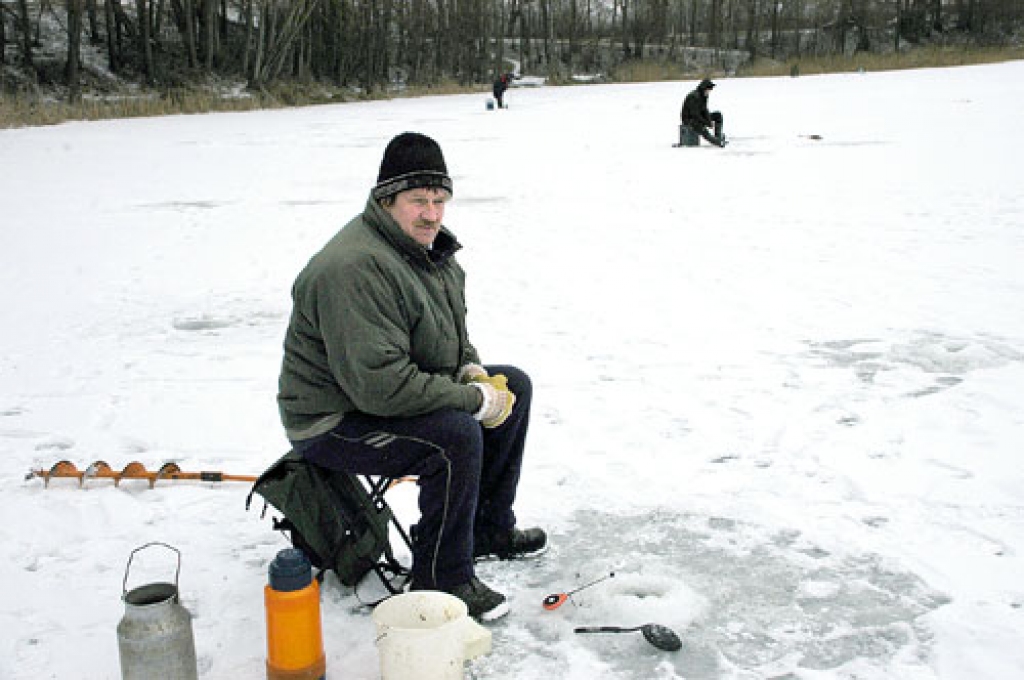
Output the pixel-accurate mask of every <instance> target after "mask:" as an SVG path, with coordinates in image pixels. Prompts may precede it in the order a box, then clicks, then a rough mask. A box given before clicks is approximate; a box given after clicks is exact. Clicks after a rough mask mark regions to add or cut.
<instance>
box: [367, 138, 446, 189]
mask: <svg viewBox="0 0 1024 680" xmlns="http://www.w3.org/2000/svg"><path fill="white" fill-rule="evenodd" d="M409 189H445V190H447V191H448V193H449V194H451V193H452V178H451V177H449V176H448V166H447V165H445V163H444V155H443V154H442V153H441V147H440V146H438V144H437V142H435V141H434V140H433V139H431V138H430V137H427V136H426V135H421V134H420V133H418V132H403V133H402V134H400V135H398V136H397V137H395V138H394V139H392V140H391V141H390V142H388V146H387V148H386V149H384V159H383V160H381V163H380V172H379V173H377V185H376V186H374V187H373V198H374V199H375V200H378V201H379V200H381V199H384V198H388V197H390V196H394V195H395V194H397V193H400V192H402V191H408V190H409Z"/></svg>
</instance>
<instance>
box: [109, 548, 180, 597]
mask: <svg viewBox="0 0 1024 680" xmlns="http://www.w3.org/2000/svg"><path fill="white" fill-rule="evenodd" d="M154 545H162V546H163V547H165V548H167V549H169V550H173V551H174V552H176V553H177V554H178V567H177V568H176V569H175V570H174V588H175V589H177V588H178V576H179V575H180V574H181V551H180V550H178V549H177V548H175V547H174V546H173V545H167V544H166V543H161V542H160V541H152V542H150V543H147V544H146V545H140V546H139V547H138V548H136V549H135V550H132V552H131V554H130V555H128V564H127V565H125V568H124V580H123V581H122V582H121V591H122V595H127V594H128V572H129V571H130V570H131V568H132V558H133V557H135V553H137V552H139V551H140V550H145V549H146V548H150V547H152V546H154Z"/></svg>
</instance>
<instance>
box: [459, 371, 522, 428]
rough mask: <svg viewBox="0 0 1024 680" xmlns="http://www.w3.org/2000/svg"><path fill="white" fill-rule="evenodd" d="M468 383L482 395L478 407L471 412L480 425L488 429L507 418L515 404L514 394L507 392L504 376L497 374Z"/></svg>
mask: <svg viewBox="0 0 1024 680" xmlns="http://www.w3.org/2000/svg"><path fill="white" fill-rule="evenodd" d="M470 384H471V385H473V386H474V387H476V388H477V389H478V390H480V395H481V396H482V397H483V403H481V404H480V409H479V410H478V411H477V412H476V413H474V414H473V417H474V418H476V419H477V420H479V421H480V424H481V425H483V426H484V427H486V428H488V429H490V428H494V427H499V426H500V425H501V424H502V423H504V422H505V421H506V420H508V417H509V415H511V413H512V407H513V406H515V404H516V395H514V394H512V393H511V392H509V390H508V379H507V378H505V376H503V375H501V374H498V375H495V376H491V377H488V378H483V379H479V380H475V381H473V382H472V383H470Z"/></svg>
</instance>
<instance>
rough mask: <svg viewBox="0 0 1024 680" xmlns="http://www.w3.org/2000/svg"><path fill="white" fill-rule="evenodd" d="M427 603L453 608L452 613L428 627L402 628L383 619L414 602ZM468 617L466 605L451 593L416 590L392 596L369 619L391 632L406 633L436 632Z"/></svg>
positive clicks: (377, 607) (374, 610)
mask: <svg viewBox="0 0 1024 680" xmlns="http://www.w3.org/2000/svg"><path fill="white" fill-rule="evenodd" d="M423 601H427V602H430V603H431V604H433V605H438V606H439V608H440V607H454V608H455V610H454V611H453V612H446V614H449V615H447V616H445V617H444V620H443V621H438V622H437V623H436V624H435V625H433V626H430V627H411V626H402V625H398V624H395V623H392V622H388V621H384V620H383V619H384V618H385V617H387V616H389V615H390V614H392V613H393V612H394V611H398V610H400V608H404V607H406V606H412V605H413V604H414V603H415V602H423ZM468 617H469V608H468V607H467V606H466V603H465V602H463V601H462V600H460V599H459V598H457V597H455V596H454V595H452V594H451V593H446V592H443V591H440V590H416V591H411V592H408V593H400V594H398V595H392V596H391V597H389V598H387V599H386V600H384V601H383V602H381V603H380V604H378V605H377V606H376V607H374V609H373V614H371V616H370V618H371V619H373V622H374V623H376V624H377V625H378V626H383V627H386V628H390V629H392V630H407V631H428V630H436V629H438V628H441V627H442V626H447V625H450V624H453V623H457V622H459V621H461V620H463V619H466V618H468Z"/></svg>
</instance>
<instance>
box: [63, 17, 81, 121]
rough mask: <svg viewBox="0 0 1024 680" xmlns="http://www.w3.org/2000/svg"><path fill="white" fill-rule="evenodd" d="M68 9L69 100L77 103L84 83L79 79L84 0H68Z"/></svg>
mask: <svg viewBox="0 0 1024 680" xmlns="http://www.w3.org/2000/svg"><path fill="white" fill-rule="evenodd" d="M67 3H68V4H67V9H68V14H67V16H68V59H67V66H66V69H65V76H66V78H67V83H68V101H70V102H71V103H75V102H77V101H79V100H80V99H81V98H82V84H81V82H80V81H79V65H80V63H81V58H82V56H81V44H82V0H67Z"/></svg>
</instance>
